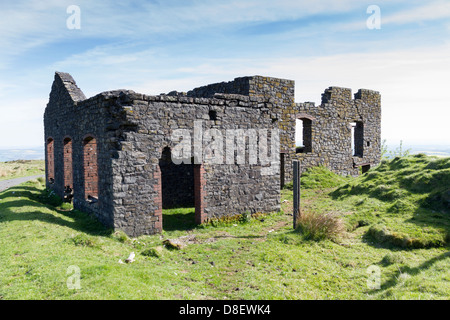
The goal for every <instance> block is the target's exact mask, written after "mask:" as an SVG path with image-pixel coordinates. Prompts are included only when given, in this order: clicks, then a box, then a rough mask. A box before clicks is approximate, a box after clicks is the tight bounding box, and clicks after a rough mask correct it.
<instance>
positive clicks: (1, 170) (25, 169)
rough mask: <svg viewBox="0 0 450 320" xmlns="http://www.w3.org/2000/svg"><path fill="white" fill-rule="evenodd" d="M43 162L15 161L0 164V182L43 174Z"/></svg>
mask: <svg viewBox="0 0 450 320" xmlns="http://www.w3.org/2000/svg"><path fill="white" fill-rule="evenodd" d="M44 173H45V169H44V160H15V161H7V162H0V180H7V179H14V178H21V177H27V176H34V175H38V174H44Z"/></svg>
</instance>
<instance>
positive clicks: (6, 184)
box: [0, 174, 44, 192]
mask: <svg viewBox="0 0 450 320" xmlns="http://www.w3.org/2000/svg"><path fill="white" fill-rule="evenodd" d="M39 177H44V175H42V174H41V175H37V176H28V177H22V178H16V179H10V180H2V181H0V192H1V191H3V190H6V189H8V188H11V187H14V186H17V185H18V184H21V183H23V182H26V181H28V180H33V179H36V178H39Z"/></svg>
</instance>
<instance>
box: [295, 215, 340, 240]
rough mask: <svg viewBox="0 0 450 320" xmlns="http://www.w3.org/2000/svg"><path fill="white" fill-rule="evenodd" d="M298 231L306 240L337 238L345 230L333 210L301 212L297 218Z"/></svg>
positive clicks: (338, 216)
mask: <svg viewBox="0 0 450 320" xmlns="http://www.w3.org/2000/svg"><path fill="white" fill-rule="evenodd" d="M297 228H298V231H300V233H301V234H302V235H303V237H304V238H305V239H307V240H315V241H320V240H325V239H329V240H334V241H336V240H338V239H339V238H340V237H341V236H342V235H343V234H344V232H345V229H346V228H345V224H344V222H343V220H342V219H341V217H340V215H339V214H337V213H335V212H329V213H325V214H317V213H314V212H311V211H306V212H302V213H301V214H300V217H299V219H298V227H297Z"/></svg>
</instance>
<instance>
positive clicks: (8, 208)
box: [0, 186, 113, 236]
mask: <svg viewBox="0 0 450 320" xmlns="http://www.w3.org/2000/svg"><path fill="white" fill-rule="evenodd" d="M8 197H13V198H14V200H10V201H5V200H4V199H5V198H8ZM45 199H46V191H45V190H41V189H37V188H34V187H30V186H17V187H12V188H10V189H8V190H7V191H5V192H3V193H1V195H0V223H4V222H9V221H20V220H21V221H31V220H39V221H42V222H45V223H51V224H57V225H60V226H63V227H68V228H71V229H74V230H77V231H79V232H84V233H87V234H90V235H97V236H107V235H110V234H112V232H113V231H112V229H109V228H106V227H105V226H103V225H102V224H101V223H100V222H99V221H97V220H96V219H95V218H93V217H92V216H90V215H89V214H87V213H84V212H81V211H78V210H70V211H67V210H60V209H58V208H57V207H55V206H54V205H52V204H49V203H47V202H46V201H45ZM23 207H30V211H27V212H17V211H20V209H19V210H15V208H23ZM44 209H48V210H51V211H54V212H56V213H58V214H59V215H61V216H58V215H55V214H53V213H50V212H45V210H44Z"/></svg>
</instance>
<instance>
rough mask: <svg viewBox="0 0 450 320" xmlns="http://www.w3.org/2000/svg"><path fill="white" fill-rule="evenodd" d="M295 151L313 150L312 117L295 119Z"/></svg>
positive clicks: (307, 151)
mask: <svg viewBox="0 0 450 320" xmlns="http://www.w3.org/2000/svg"><path fill="white" fill-rule="evenodd" d="M295 152H296V153H309V152H312V121H311V120H310V119H307V118H298V119H295Z"/></svg>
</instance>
